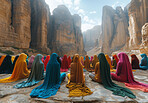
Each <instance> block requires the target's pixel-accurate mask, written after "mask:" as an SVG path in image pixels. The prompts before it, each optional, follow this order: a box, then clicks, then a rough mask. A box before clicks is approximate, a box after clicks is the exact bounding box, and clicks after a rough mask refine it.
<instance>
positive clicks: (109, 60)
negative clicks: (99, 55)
mask: <svg viewBox="0 0 148 103" xmlns="http://www.w3.org/2000/svg"><path fill="white" fill-rule="evenodd" d="M105 57H106V60H107V62H108V64H109V66H110V71H111V72H116V70H114V69H113V68H112V64H111V59H110V57H109V56H108V55H105Z"/></svg>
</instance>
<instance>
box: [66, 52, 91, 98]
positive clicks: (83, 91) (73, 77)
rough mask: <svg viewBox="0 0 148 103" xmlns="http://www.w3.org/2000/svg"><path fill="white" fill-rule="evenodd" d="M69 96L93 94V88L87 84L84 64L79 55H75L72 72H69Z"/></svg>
mask: <svg viewBox="0 0 148 103" xmlns="http://www.w3.org/2000/svg"><path fill="white" fill-rule="evenodd" d="M68 79H69V81H68V84H67V85H66V87H67V88H69V97H80V96H86V95H90V94H92V92H91V90H90V89H89V88H88V87H87V86H85V77H84V75H83V66H82V64H81V63H80V59H79V55H78V54H76V55H75V56H74V60H73V63H71V70H70V74H68Z"/></svg>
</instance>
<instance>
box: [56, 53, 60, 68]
mask: <svg viewBox="0 0 148 103" xmlns="http://www.w3.org/2000/svg"><path fill="white" fill-rule="evenodd" d="M57 61H58V62H59V64H60V68H61V59H60V57H59V56H58V57H57Z"/></svg>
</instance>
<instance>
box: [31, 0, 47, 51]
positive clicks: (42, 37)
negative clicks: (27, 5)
mask: <svg viewBox="0 0 148 103" xmlns="http://www.w3.org/2000/svg"><path fill="white" fill-rule="evenodd" d="M30 1H31V43H30V46H31V48H35V49H41V50H43V51H45V52H50V51H49V49H48V48H47V33H48V25H49V17H50V10H49V7H48V5H47V4H46V3H45V1H44V0H30Z"/></svg>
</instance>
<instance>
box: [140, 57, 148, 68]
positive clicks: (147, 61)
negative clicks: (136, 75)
mask: <svg viewBox="0 0 148 103" xmlns="http://www.w3.org/2000/svg"><path fill="white" fill-rule="evenodd" d="M141 57H142V59H141V63H140V65H139V66H140V68H141V69H143V70H148V57H147V55H146V54H141Z"/></svg>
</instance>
